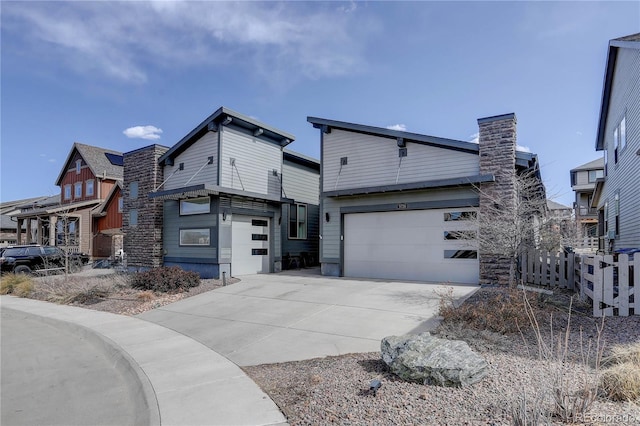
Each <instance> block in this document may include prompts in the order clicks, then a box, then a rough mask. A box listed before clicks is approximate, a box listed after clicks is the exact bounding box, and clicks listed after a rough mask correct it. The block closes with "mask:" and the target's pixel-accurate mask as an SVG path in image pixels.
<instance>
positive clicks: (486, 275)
mask: <svg viewBox="0 0 640 426" xmlns="http://www.w3.org/2000/svg"><path fill="white" fill-rule="evenodd" d="M478 126H479V128H480V131H479V134H480V141H479V143H480V146H479V149H480V174H481V175H485V174H491V175H493V176H494V177H495V181H494V182H489V183H484V184H481V186H480V213H479V214H480V215H487V214H490V215H491V214H492V215H497V214H498V213H497V211H505V212H507V211H509V210H511V209H513V208H515V203H516V195H517V193H516V187H515V177H516V116H515V114H513V113H511V114H504V115H497V116H494V117H486V118H480V119H478ZM483 223H484V224H485V225H483ZM487 223H488V221H487V220H486V216H485V217H484V218H483V219H482V220H481V221H480V233H481V234H482V235H485V236H486V235H487V233H490V232H491V230H490V229H486V226H487V225H486V224H487ZM483 226H484V228H485V229H483ZM483 241H486V239H485V238H482V239H481V242H480V247H479V260H480V283H481V284H489V283H499V284H508V283H509V266H510V261H509V259H505V258H504V257H503V256H500V255H498V254H496V253H493V251H495V250H492V249H491V248H490V247H487V244H486V243H484V244H483Z"/></svg>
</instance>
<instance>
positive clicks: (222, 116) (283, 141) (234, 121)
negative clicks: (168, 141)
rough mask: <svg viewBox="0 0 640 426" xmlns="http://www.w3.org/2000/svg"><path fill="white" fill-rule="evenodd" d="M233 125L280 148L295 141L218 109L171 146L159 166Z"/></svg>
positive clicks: (230, 112) (237, 114)
mask: <svg viewBox="0 0 640 426" xmlns="http://www.w3.org/2000/svg"><path fill="white" fill-rule="evenodd" d="M227 125H233V126H236V127H240V128H243V129H246V130H249V131H251V132H258V131H260V134H259V136H260V138H261V139H263V140H266V141H269V142H271V143H274V144H276V145H279V146H280V147H285V146H287V145H289V144H290V143H291V142H293V141H294V140H295V136H293V135H292V134H290V133H286V132H283V131H282V130H279V129H276V128H275V127H271V126H269V125H267V124H265V123H262V122H260V121H258V120H255V119H253V118H251V117H249V116H246V115H243V114H240V113H239V112H236V111H233V110H231V109H229V108H226V107H220V108H219V109H218V110H217V111H216V112H214V113H213V114H211V115H210V116H209V117H207V118H205V119H204V121H202V123H200V124H198V125H197V126H196V128H195V129H193V130H192V131H190V132H189V134H187V135H186V136H185V137H183V138H182V139H180V141H178V143H176V144H175V145H173V146H172V147H171V148H169V150H168V151H167V152H165V153H164V155H162V156H161V157H160V158H159V159H158V162H159V163H160V164H164V163H165V162H166V160H167V159H169V158H175V157H177V156H178V155H180V154H181V153H182V152H184V151H185V150H186V149H187V148H189V147H190V146H191V145H192V144H193V143H195V142H196V141H197V140H198V139H200V138H201V137H202V136H203V135H204V134H205V133H207V132H209V131H216V132H217V131H218V129H219V127H220V126H227Z"/></svg>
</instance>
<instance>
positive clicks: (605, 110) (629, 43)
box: [596, 33, 640, 151]
mask: <svg viewBox="0 0 640 426" xmlns="http://www.w3.org/2000/svg"><path fill="white" fill-rule="evenodd" d="M620 48H625V49H640V33H637V34H631V35H628V36H624V37H620V38H616V39H613V40H611V41H609V51H608V53H607V65H606V67H605V72H604V84H603V85H602V102H601V103H600V120H599V121H598V132H597V136H596V151H602V150H603V149H604V131H605V126H606V124H607V116H608V114H609V102H610V101H611V87H612V84H613V74H614V72H615V69H616V59H617V58H618V50H619V49H620Z"/></svg>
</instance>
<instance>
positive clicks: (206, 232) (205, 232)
mask: <svg viewBox="0 0 640 426" xmlns="http://www.w3.org/2000/svg"><path fill="white" fill-rule="evenodd" d="M188 233H191V234H193V233H200V234H201V236H200V237H198V241H197V242H185V241H184V238H185V237H186V236H187V235H188ZM179 244H180V247H185V246H186V247H210V246H211V228H185V229H180V239H179Z"/></svg>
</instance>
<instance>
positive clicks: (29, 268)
mask: <svg viewBox="0 0 640 426" xmlns="http://www.w3.org/2000/svg"><path fill="white" fill-rule="evenodd" d="M67 257H68V261H69V262H68V265H69V270H70V271H74V270H78V269H80V267H82V266H83V265H85V264H86V263H87V262H88V261H89V256H88V255H86V254H84V253H69V254H68V255H67V254H66V253H65V252H64V250H62V249H61V248H60V247H51V246H39V245H28V246H11V247H6V248H4V249H3V250H2V254H1V255H0V269H1V270H2V272H15V273H16V274H19V273H24V274H30V273H32V272H34V271H37V272H49V271H64V269H65V260H66V258H67Z"/></svg>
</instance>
